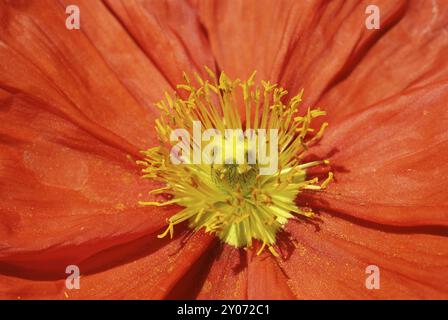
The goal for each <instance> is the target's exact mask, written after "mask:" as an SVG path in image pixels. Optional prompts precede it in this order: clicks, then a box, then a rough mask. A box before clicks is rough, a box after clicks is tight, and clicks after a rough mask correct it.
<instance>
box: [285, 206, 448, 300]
mask: <svg viewBox="0 0 448 320" xmlns="http://www.w3.org/2000/svg"><path fill="white" fill-rule="evenodd" d="M319 218H320V219H321V223H319V224H318V228H315V226H313V225H311V224H305V223H297V222H291V223H289V224H288V226H287V230H288V232H290V233H291V236H292V237H294V238H295V239H296V241H297V248H294V249H292V250H291V251H290V252H289V253H288V254H289V257H288V258H287V259H286V260H280V266H281V267H282V269H283V270H284V271H285V272H286V275H287V276H288V278H289V281H288V284H289V285H290V287H291V288H292V290H293V292H294V293H295V294H296V295H297V297H298V298H303V299H447V297H448V285H447V282H446V281H445V280H446V278H447V276H448V268H447V262H448V242H447V241H446V237H445V236H446V234H445V236H442V235H437V234H424V233H420V232H418V231H416V230H410V229H406V228H392V229H391V228H389V229H383V228H381V227H378V228H377V227H374V228H372V226H369V225H360V224H354V223H352V222H349V221H346V220H343V219H340V218H338V217H336V216H330V215H329V214H327V213H322V214H321V215H320V217H319ZM369 265H375V266H377V267H379V272H380V273H379V285H380V288H379V289H367V288H366V279H367V277H368V276H369V275H370V273H369V274H367V273H366V268H367V267H368V266H369Z"/></svg>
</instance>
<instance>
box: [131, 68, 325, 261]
mask: <svg viewBox="0 0 448 320" xmlns="http://www.w3.org/2000/svg"><path fill="white" fill-rule="evenodd" d="M206 72H207V74H208V76H209V77H208V78H206V79H203V78H201V77H200V76H199V75H197V74H195V75H194V77H192V78H191V79H190V77H188V76H187V75H186V74H184V79H185V83H184V84H180V85H178V86H177V88H178V90H180V91H183V93H182V94H177V93H175V94H172V95H169V94H166V95H165V100H164V101H160V102H158V103H157V104H156V106H157V108H158V109H159V110H160V111H161V116H160V118H159V119H157V120H156V122H155V126H156V132H157V134H158V138H159V140H160V146H158V147H155V148H152V149H149V150H146V151H142V154H143V156H144V160H143V161H138V162H137V163H138V164H139V165H141V166H143V177H144V178H148V179H153V180H156V181H160V182H162V183H164V184H165V186H164V187H163V188H159V189H156V190H153V191H151V192H150V194H156V195H157V194H160V195H162V197H163V195H168V197H169V198H168V199H166V201H161V202H157V201H141V202H139V203H140V204H141V205H144V206H157V207H162V206H168V205H172V204H176V205H179V206H180V207H181V208H182V209H181V210H180V211H179V212H178V213H176V214H174V215H173V216H172V217H171V218H169V219H168V222H167V223H168V227H167V229H166V230H165V231H164V232H163V233H162V234H160V235H158V237H159V238H163V237H165V236H167V235H168V233H169V234H170V238H172V237H173V234H174V226H175V225H177V224H179V223H182V222H185V221H188V223H189V226H190V228H192V229H194V230H195V231H197V230H200V229H204V230H205V231H206V232H211V233H214V234H216V235H217V236H218V237H219V238H220V239H221V240H222V241H223V242H225V243H227V244H230V245H232V246H235V247H243V248H247V247H251V246H252V243H253V241H254V240H258V241H260V243H262V246H261V247H260V249H259V250H258V251H257V254H261V253H262V252H263V250H264V249H265V248H266V246H267V247H268V249H269V251H270V252H271V254H273V255H274V256H278V255H279V254H278V252H277V251H276V250H275V244H276V241H277V240H276V239H277V233H278V232H279V231H280V230H282V229H283V227H284V226H285V225H286V223H287V221H288V220H289V219H291V218H296V217H298V216H302V217H306V218H310V219H311V218H312V217H313V211H312V210H311V209H310V208H298V207H297V205H296V202H295V201H296V198H297V196H298V195H299V193H300V192H301V190H305V189H310V190H323V189H325V188H326V187H327V186H328V184H329V183H330V182H331V180H332V179H333V173H332V172H330V173H329V174H328V177H327V178H326V179H325V180H324V181H323V182H322V183H321V184H320V185H319V184H318V182H319V181H318V179H317V178H312V177H307V170H308V169H309V168H311V167H316V166H325V165H329V161H328V160H319V161H312V162H308V163H303V162H302V161H301V160H302V159H303V156H304V154H305V152H306V150H307V149H308V147H309V146H310V145H311V144H312V143H314V142H315V141H317V140H318V139H320V138H321V137H322V135H323V133H324V131H325V129H326V127H327V126H328V123H326V122H324V123H323V124H322V126H321V127H320V128H319V130H315V128H313V127H312V126H311V123H312V121H313V120H314V119H315V118H318V117H321V116H324V115H325V111H322V110H320V109H318V108H317V109H312V108H307V109H306V110H303V112H302V114H301V115H299V105H300V102H301V101H302V95H303V90H302V91H300V92H299V93H298V94H297V95H296V96H294V97H292V98H291V99H290V100H289V101H288V102H285V101H284V100H285V97H287V96H288V92H287V91H286V90H285V89H283V88H281V87H279V86H278V85H277V84H272V83H270V82H268V81H262V82H261V83H260V84H256V83H255V72H254V73H253V74H252V75H251V76H250V77H249V79H248V80H247V81H241V80H238V79H237V80H231V79H230V78H228V77H227V75H226V74H224V73H221V74H220V75H219V76H217V75H215V74H214V73H213V72H212V71H211V70H210V69H208V68H206ZM181 96H182V97H184V96H185V97H186V98H181ZM239 104H241V105H239ZM238 107H241V113H240V111H239V110H240V108H238ZM242 117H243V119H242ZM195 121H199V122H200V124H201V128H202V131H205V130H209V129H210V130H215V129H216V130H219V131H220V132H222V133H224V132H225V130H226V129H241V131H245V130H246V129H253V130H254V132H255V133H254V137H255V138H256V139H257V140H259V139H261V138H260V137H259V133H258V131H256V130H257V129H263V130H266V132H267V131H269V130H270V129H275V130H277V132H278V146H276V145H275V144H274V143H273V141H270V139H271V138H270V137H268V135H267V137H266V141H265V144H266V150H270V147H272V146H274V147H273V148H274V149H275V148H277V149H275V151H278V170H277V172H276V173H275V174H273V175H262V174H261V169H262V168H263V164H262V163H258V162H256V163H253V164H251V163H248V162H247V161H246V162H245V163H244V164H239V163H238V164H236V163H231V164H230V163H227V162H226V161H224V160H227V159H230V160H236V159H237V154H238V152H240V151H241V152H242V154H243V155H244V158H245V160H247V159H246V158H248V157H249V155H250V154H253V153H254V152H255V150H254V149H253V148H254V145H251V143H250V140H249V139H248V137H247V136H244V138H243V140H244V143H241V144H237V145H236V147H234V148H233V149H230V150H226V149H225V148H224V147H223V146H224V145H225V143H226V142H230V141H231V140H230V139H236V138H235V137H233V138H229V137H227V136H221V137H219V138H216V137H215V138H211V139H209V140H207V141H205V140H204V139H202V140H204V141H202V140H201V139H200V141H198V140H197V139H196V138H194V137H195V135H194V132H195V130H196V129H195V127H194V122H195ZM176 129H184V130H185V131H184V136H182V137H184V138H188V137H189V138H190V139H191V137H193V139H192V143H191V144H190V145H187V146H186V147H185V148H186V149H182V155H181V156H180V155H179V159H180V160H182V161H180V162H181V163H180V164H175V163H173V161H172V158H171V155H172V154H171V151H172V148H173V146H174V145H176V144H177V143H179V144H180V145H182V144H181V142H179V141H174V142H171V141H170V137H171V134H172V133H173V132H174V130H176ZM185 132H186V133H188V134H185ZM246 132H247V131H246ZM209 147H210V148H209ZM212 147H213V148H212ZM195 148H200V149H201V150H203V151H204V150H205V149H206V148H209V150H213V152H212V153H211V154H209V155H207V157H211V159H213V162H212V163H211V164H206V163H204V162H203V161H202V162H201V161H200V162H199V163H198V162H195V161H194V160H195V159H192V158H193V157H191V155H192V154H193V153H194V152H193V151H194V149H195ZM185 150H187V151H190V152H189V153H188V152H187V153H185V154H184V153H183V152H184V151H185ZM188 154H190V158H189V157H188ZM202 157H204V154H202V155H201V159H200V160H203V159H202ZM219 160H223V161H219Z"/></svg>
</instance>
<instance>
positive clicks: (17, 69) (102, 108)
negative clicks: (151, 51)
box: [0, 1, 168, 155]
mask: <svg viewBox="0 0 448 320" xmlns="http://www.w3.org/2000/svg"><path fill="white" fill-rule="evenodd" d="M70 3H71V4H72V2H70ZM78 4H79V6H80V10H81V15H82V18H81V20H82V28H81V30H68V29H67V28H66V26H65V19H66V18H67V15H66V14H65V7H64V6H61V5H60V4H59V3H57V2H55V1H45V2H43V1H40V2H34V1H31V2H14V3H8V4H6V3H2V4H1V5H0V8H1V10H0V12H1V15H2V18H1V20H2V28H1V29H0V39H1V43H2V45H1V46H0V60H1V61H2V63H1V64H0V83H1V87H2V88H3V89H4V90H5V91H7V92H9V93H10V95H11V96H10V99H13V97H17V96H20V95H28V97H29V99H32V104H33V107H34V108H38V107H40V108H45V109H46V110H47V111H49V112H51V113H54V114H58V115H60V116H62V117H63V118H65V119H68V120H70V121H71V122H72V123H74V124H76V125H77V126H79V127H80V128H82V129H84V130H87V131H90V132H91V133H92V134H94V135H95V136H96V137H98V138H99V139H103V140H105V141H106V142H107V143H110V144H114V145H118V146H119V147H120V148H122V149H123V150H125V151H126V152H128V153H131V154H135V155H137V154H138V149H141V148H146V147H147V146H148V144H150V143H151V142H152V140H151V137H152V136H154V129H153V121H154V115H153V113H154V110H153V109H150V108H149V107H148V106H149V104H150V103H152V102H153V101H155V99H160V98H161V97H162V95H163V90H164V89H167V88H168V84H167V82H166V81H165V80H164V78H163V76H162V75H161V74H160V72H159V71H158V70H157V68H156V67H155V66H154V64H153V63H152V62H151V61H149V60H148V58H147V57H146V56H145V55H144V54H143V53H142V51H141V50H140V48H139V47H138V46H137V45H136V44H135V43H134V42H133V40H132V38H131V37H130V36H129V34H127V33H126V31H125V30H124V29H123V27H122V26H121V25H120V24H119V23H118V22H117V21H116V19H115V18H114V16H113V15H112V14H111V13H110V12H109V11H108V10H107V8H106V7H105V6H104V5H102V4H101V2H97V1H81V2H79V3H78ZM93 13H95V14H93ZM112 34H113V37H112V38H111V35H112ZM11 66H14V68H12V67H11Z"/></svg>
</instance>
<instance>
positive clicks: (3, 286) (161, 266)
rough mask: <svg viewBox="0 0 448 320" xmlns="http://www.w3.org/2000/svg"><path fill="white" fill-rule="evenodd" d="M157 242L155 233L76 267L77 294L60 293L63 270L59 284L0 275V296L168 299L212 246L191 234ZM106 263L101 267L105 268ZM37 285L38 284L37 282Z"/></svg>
mask: <svg viewBox="0 0 448 320" xmlns="http://www.w3.org/2000/svg"><path fill="white" fill-rule="evenodd" d="M185 236H186V234H185V232H183V234H179V233H178V236H177V237H175V239H173V240H170V239H162V240H160V239H157V238H156V234H152V235H150V236H146V237H142V238H140V239H138V240H135V241H132V242H130V243H127V244H122V245H119V246H116V247H113V248H110V249H108V250H105V251H103V252H101V253H99V254H97V255H95V256H93V257H91V258H89V259H87V260H84V261H82V262H80V264H79V265H78V266H79V269H80V272H81V276H80V289H79V290H78V289H72V290H69V289H67V288H66V286H65V285H66V284H65V277H67V276H68V275H67V274H64V272H65V268H64V269H63V270H62V271H61V272H60V273H59V276H60V277H61V279H59V280H52V281H50V280H45V281H42V280H41V279H39V278H38V277H37V276H34V277H28V278H13V277H9V276H0V297H1V298H3V299H4V298H8V299H17V297H20V298H21V299H42V298H47V299H49V298H51V299H158V298H163V297H165V296H167V295H168V294H170V292H171V291H172V290H173V288H174V287H175V285H176V284H177V283H178V282H179V281H180V280H181V279H182V277H183V276H184V275H185V274H186V273H187V272H188V271H189V270H190V269H191V268H192V267H194V264H195V262H196V261H197V260H198V259H199V258H200V257H201V256H202V255H203V254H204V252H205V251H206V250H207V249H208V248H209V247H210V244H212V243H213V241H214V239H215V238H214V237H211V236H210V235H206V234H204V233H202V232H201V233H197V234H195V235H193V236H191V237H189V238H186V237H185ZM106 263H107V264H106ZM38 280H39V281H38Z"/></svg>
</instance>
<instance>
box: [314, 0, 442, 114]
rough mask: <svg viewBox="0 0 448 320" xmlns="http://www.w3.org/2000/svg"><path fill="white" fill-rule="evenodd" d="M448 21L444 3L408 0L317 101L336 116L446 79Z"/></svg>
mask: <svg viewBox="0 0 448 320" xmlns="http://www.w3.org/2000/svg"><path fill="white" fill-rule="evenodd" d="M379 6H380V8H381V9H382V6H383V4H382V3H381V4H379ZM447 24H448V2H446V1H410V2H409V4H408V6H407V7H406V12H405V14H404V16H403V18H402V19H401V20H400V21H398V22H397V23H396V24H395V25H394V26H393V27H392V28H391V29H390V30H388V31H387V32H386V33H384V35H382V37H381V38H380V39H379V40H378V41H377V42H375V43H372V44H371V46H370V47H369V50H368V51H367V52H366V53H365V56H363V57H362V59H361V61H360V62H359V63H358V64H357V65H356V67H353V68H351V69H349V70H347V71H346V72H345V74H341V75H340V76H339V78H338V79H335V81H334V82H333V83H332V87H331V88H329V89H330V90H329V91H328V92H327V93H326V94H325V95H324V96H323V97H322V99H321V100H320V101H319V105H321V106H324V107H325V108H326V109H327V110H328V116H329V118H330V119H331V120H332V121H339V120H341V119H344V117H346V116H347V115H348V114H350V113H353V112H355V111H359V110H361V109H363V108H368V107H369V106H371V105H373V104H376V103H378V102H379V101H381V100H384V99H386V98H388V97H391V96H393V95H396V94H400V93H402V92H403V91H406V90H408V89H409V88H416V87H421V86H424V85H427V84H428V83H431V82H432V83H434V82H437V81H439V80H443V79H448V66H447V63H446V57H447V55H448V31H447V30H446V25H447ZM354 84H356V85H354Z"/></svg>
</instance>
